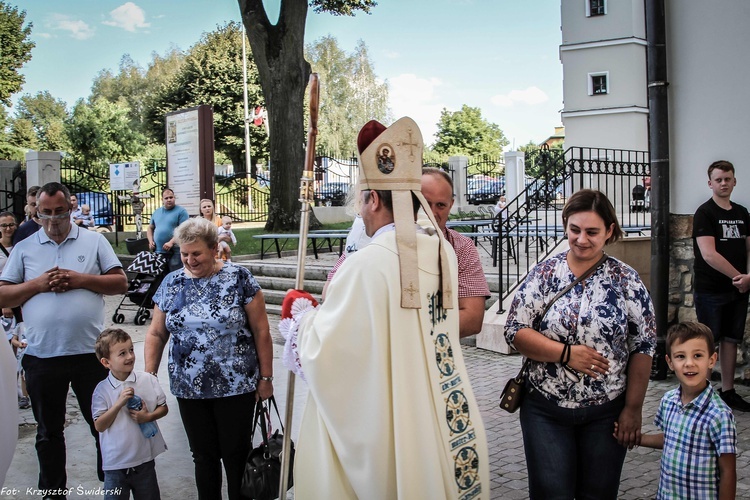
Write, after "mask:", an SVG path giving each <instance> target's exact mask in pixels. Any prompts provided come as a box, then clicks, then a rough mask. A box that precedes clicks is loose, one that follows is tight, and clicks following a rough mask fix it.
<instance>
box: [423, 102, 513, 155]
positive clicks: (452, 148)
mask: <svg viewBox="0 0 750 500" xmlns="http://www.w3.org/2000/svg"><path fill="white" fill-rule="evenodd" d="M437 125H438V131H437V141H435V144H434V145H433V146H432V150H433V151H434V152H435V153H438V154H445V155H466V156H477V155H486V156H492V157H499V156H500V155H501V154H502V152H503V147H504V146H507V145H508V139H506V138H505V134H503V131H502V130H500V127H499V126H498V125H496V124H494V123H490V122H488V121H487V120H485V119H484V118H482V112H481V110H480V109H479V108H473V107H471V106H467V105H465V104H464V105H463V106H462V107H461V109H460V110H459V111H448V110H447V109H445V108H443V110H442V111H441V112H440V120H439V121H438V123H437Z"/></svg>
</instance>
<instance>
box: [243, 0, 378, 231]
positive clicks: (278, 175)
mask: <svg viewBox="0 0 750 500" xmlns="http://www.w3.org/2000/svg"><path fill="white" fill-rule="evenodd" d="M237 2H238V4H239V7H240V13H241V14H242V22H243V23H244V25H245V28H246V30H247V36H248V40H249V41H250V47H251V49H252V52H253V58H254V60H255V64H256V65H257V67H258V77H259V80H260V85H261V87H262V88H263V95H264V96H265V100H266V104H267V107H268V114H269V119H270V122H269V125H270V129H271V131H270V145H269V148H270V149H269V151H270V158H271V161H270V163H271V186H272V188H271V198H270V203H269V214H268V222H267V223H266V230H268V231H275V230H289V229H295V228H298V227H299V217H300V214H299V201H298V192H299V189H298V187H299V185H298V183H299V178H300V176H301V174H302V168H303V166H304V162H305V151H304V148H303V147H302V144H303V141H304V137H305V130H304V102H305V99H304V95H305V88H306V87H307V82H308V80H309V78H310V72H311V70H310V64H309V63H308V62H307V61H306V60H305V56H304V39H305V22H306V19H307V9H308V2H307V1H305V0H287V1H284V2H281V7H280V10H279V19H278V22H277V23H276V24H271V21H270V20H269V19H268V14H267V13H266V10H265V7H264V5H263V0H237ZM309 5H310V6H312V8H313V10H315V11H316V12H329V13H332V14H334V15H347V16H351V15H353V14H354V13H355V12H356V11H363V12H366V13H369V12H370V9H371V8H372V7H374V6H375V5H377V3H376V2H375V1H373V0H311V1H310V3H309Z"/></svg>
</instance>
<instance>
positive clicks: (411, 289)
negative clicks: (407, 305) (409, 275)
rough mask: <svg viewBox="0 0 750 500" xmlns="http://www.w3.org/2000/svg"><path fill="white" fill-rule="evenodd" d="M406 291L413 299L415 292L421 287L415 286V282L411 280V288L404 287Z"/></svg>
mask: <svg viewBox="0 0 750 500" xmlns="http://www.w3.org/2000/svg"><path fill="white" fill-rule="evenodd" d="M404 291H405V292H406V293H408V294H409V298H410V299H413V298H414V293H415V292H418V291H419V289H418V288H414V283H412V282H411V281H410V282H409V288H404Z"/></svg>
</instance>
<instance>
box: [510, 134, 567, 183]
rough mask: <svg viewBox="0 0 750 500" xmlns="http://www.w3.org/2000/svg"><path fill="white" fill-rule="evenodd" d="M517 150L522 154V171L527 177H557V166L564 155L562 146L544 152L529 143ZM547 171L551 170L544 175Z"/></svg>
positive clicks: (558, 145)
mask: <svg viewBox="0 0 750 500" xmlns="http://www.w3.org/2000/svg"><path fill="white" fill-rule="evenodd" d="M518 150H519V151H523V153H524V170H526V175H527V176H529V177H536V178H538V177H542V176H544V175H546V176H552V177H554V176H557V175H559V173H560V172H558V171H559V170H560V167H559V166H558V165H561V163H560V160H559V158H560V157H561V156H562V155H563V154H564V152H563V145H562V144H556V145H554V146H552V147H551V148H549V152H545V151H544V150H543V149H542V148H540V147H539V145H537V144H534V143H533V142H532V141H529V143H528V144H526V145H525V146H521V147H519V148H518ZM549 169H552V170H551V171H549V172H547V173H546V174H545V173H544V172H545V170H549Z"/></svg>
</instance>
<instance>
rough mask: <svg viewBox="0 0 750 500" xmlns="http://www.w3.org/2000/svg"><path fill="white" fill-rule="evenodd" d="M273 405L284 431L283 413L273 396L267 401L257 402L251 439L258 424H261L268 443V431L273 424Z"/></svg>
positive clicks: (264, 440) (265, 441) (262, 432)
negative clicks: (280, 411)
mask: <svg viewBox="0 0 750 500" xmlns="http://www.w3.org/2000/svg"><path fill="white" fill-rule="evenodd" d="M271 405H273V408H274V410H275V411H276V417H277V418H278V419H279V424H280V426H281V432H282V434H283V432H284V423H283V421H282V420H281V414H280V413H279V407H278V405H277V404H276V398H275V397H273V396H271V397H270V398H268V399H267V400H266V401H260V400H258V401H257V402H256V403H255V416H254V417H253V429H252V431H251V432H250V440H251V441H252V439H253V438H254V437H255V429H257V428H258V425H259V424H260V432H261V434H262V436H263V442H264V443H265V444H266V445H268V433H269V430H270V428H271V427H270V426H271Z"/></svg>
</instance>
